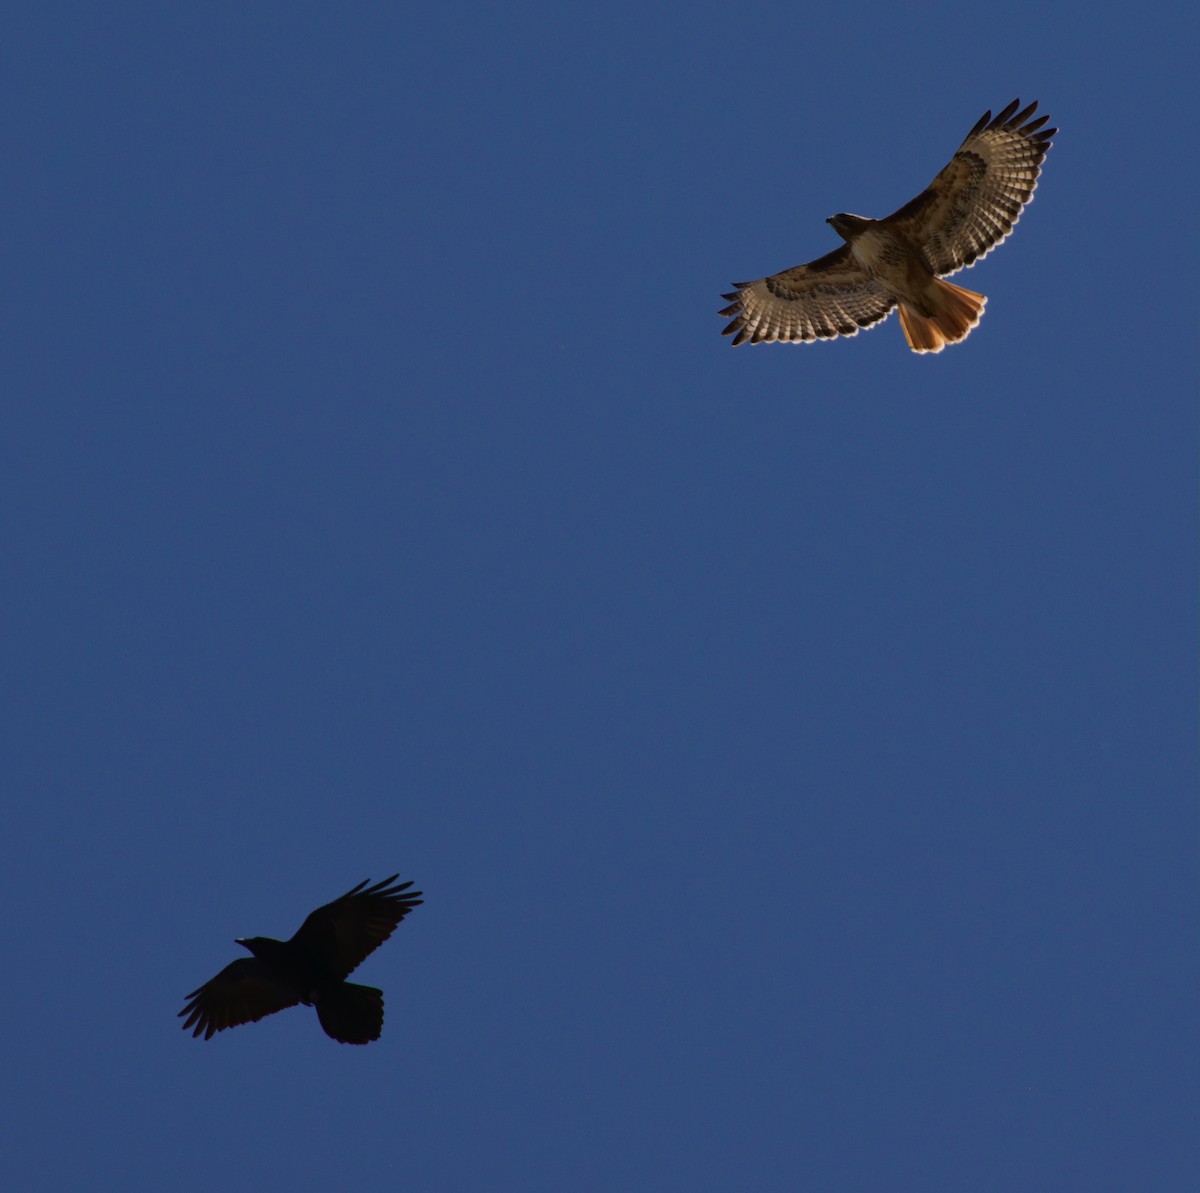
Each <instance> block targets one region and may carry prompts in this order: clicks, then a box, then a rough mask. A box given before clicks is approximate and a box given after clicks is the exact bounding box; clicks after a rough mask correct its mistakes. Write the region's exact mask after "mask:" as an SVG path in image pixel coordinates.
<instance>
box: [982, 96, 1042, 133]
mask: <svg viewBox="0 0 1200 1193" xmlns="http://www.w3.org/2000/svg"><path fill="white" fill-rule="evenodd" d="M1020 104H1021V101H1020V100H1019V99H1014V100H1013V101H1012V103H1011V104H1009V105H1008V107H1007V108H1005V109H1004V111H1002V112H1001V113H1000V114H999V115H998V116H997V117H996V119H995V120H993V121H992V125H993V126H994V127H997V128H998V127H999V126H1000V125H1002V124H1005V123H1007V121H1008V118H1009V117H1010V116H1011V115H1012V114H1013V113H1014V112H1015V111H1016V110H1017V108H1018V107H1019V106H1020ZM1034 107H1037V101H1036V100H1034Z"/></svg>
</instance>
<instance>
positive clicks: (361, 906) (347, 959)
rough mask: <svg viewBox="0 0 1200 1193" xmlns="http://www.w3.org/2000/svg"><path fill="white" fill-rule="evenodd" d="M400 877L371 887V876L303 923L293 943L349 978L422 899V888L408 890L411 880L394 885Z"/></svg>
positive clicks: (396, 875)
mask: <svg viewBox="0 0 1200 1193" xmlns="http://www.w3.org/2000/svg"><path fill="white" fill-rule="evenodd" d="M399 877H400V876H399V875H398V874H393V875H392V876H391V878H385V879H384V880H383V881H382V882H377V883H376V884H375V885H374V886H371V887H368V886H367V883H368V882H370V881H371V880H370V879H369V878H368V879H367V880H366V882H360V883H359V884H358V886H356V887H354V888H353V889H352V890H349V891H347V892H346V893H345V894H344V895H343V896H342V897H341V898H340V899H335V900H334V901H333V902H332V903H326V904H325V906H324V907H318V908H317V910H316V911H314V912H313V913H312V914H311V915H310V916H309V917H308V919H306V920H305V921H304V923H303V924H301V925H300V931H299V932H297V933H296V935H295V936H293V937H292V940H291V943H292V944H294V945H298V946H299V947H300V948H301V949H303V950H304V951H305V952H306V953H308V954H309V955H310V956H314V957H319V958H320V960H321V962H322V964H323V965H324V966H327V967H328V969H329V971H330V972H332V973H335V974H336V975H337V976H338V977H339V978H345V977H347V976H348V975H349V974H350V973H351V972H352V971H353V970H354V969H356V968H357V967H358V965H359V964H360V963H361V962H362V961H363V959H364V958H365V957H367V956H368V955H369V954H370V953H373V952H374V951H375V950H376V949H377V948H378V947H379V946H380V945H381V944H383V942H384V941H385V940H387V938H388V937H389V936H391V934H392V932H393V931H394V930H395V928H396V925H397V924H398V923H399V922H400V921H401V920H402V919H404V917H405V916H406V915H408V913H409V912H410V911H412V909H413V908H414V907H416V906H417V905H418V904H420V903H421V902H422V899H421V892H420V891H409V890H408V888H409V887H410V886H412V883H411V882H402V883H400V884H399V885H398V886H392V883H394V882H395V881H396V879H397V878H399ZM364 887H366V889H365V890H364V889H363V888H364ZM405 892H407V893H405Z"/></svg>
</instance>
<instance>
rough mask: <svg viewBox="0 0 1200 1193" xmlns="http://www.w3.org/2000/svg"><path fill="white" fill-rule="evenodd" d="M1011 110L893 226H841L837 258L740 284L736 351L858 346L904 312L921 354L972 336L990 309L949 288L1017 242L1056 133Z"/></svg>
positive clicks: (843, 222) (977, 132)
mask: <svg viewBox="0 0 1200 1193" xmlns="http://www.w3.org/2000/svg"><path fill="white" fill-rule="evenodd" d="M1019 106H1020V100H1013V102H1012V103H1011V104H1009V105H1008V107H1007V108H1005V109H1004V111H1002V112H1001V113H1000V114H999V115H998V116H997V117H996V118H995V119H994V120H993V119H992V114H991V112H990V111H989V112H985V113H984V115H983V118H982V119H981V120H980V121H979V122H978V123H977V124H976V125H975V127H974V128H973V129H972V130H971V131H970V132H969V133H968V134H967V138H966V140H965V141H964V142H963V143H962V145H961V146H960V147H959V150H958V152H957V153H956V154H955V155H954V157H953V158H952V159H951V160H950V163H949V164H948V165H947V166H946V167H945V169H943V170H942V171H941V172H940V173H939V174H938V176H937V177H936V178H935V179H934V180H933V182H931V183H930V184H929V187H928V188H927V189H926V190H924V191H922V192H921V194H919V195H918V196H917V197H916V198H915V199H913V200H911V201H910V202H908V203H906V204H905V205H904V206H903V207H901V208H900V209H899V210H898V211H895V212H893V213H892V214H891V215H889V216H887V217H886V218H885V219H881V220H872V219H866V218H864V217H863V216H859V215H847V214H844V213H843V214H841V215H835V216H833V217H831V218H830V220H829V221H828V222H829V223H830V224H831V225H832V226H833V229H834V231H836V232H837V234H838V235H839V236H841V237H842V239H843V240H845V241H846V243H845V244H844V245H843V246H842V247H841V248H839V249H835V250H834V251H833V252H832V253H827V254H826V255H825V256H824V257H819V258H818V259H817V260H816V261H810V262H809V263H808V264H807V265H797V266H796V267H795V268H794V269H787V270H784V272H783V273H777V274H774V275H772V276H771V277H767V278H761V279H759V280H758V281H756V282H736V283H735V285H736V286H737V289H736V290H735V291H734V292H733V293H732V294H727V295H725V297H726V298H727V299H730V300H731V305H729V306H728V307H725V308H724V310H722V311H721V314H722V315H728V316H732V321H731V322H730V324H729V326H728V327H726V328H725V334H726V335H733V342H734V343H735V344H740V343H742V342H743V341H745V340H749V341H750V342H751V343H758V342H760V341H762V340H815V339H828V338H830V337H833V336H839V335H845V336H852V335H857V333H858V331H859V329H860V328H863V327H870V326H872V325H873V324H875V323H878V322H880V320H882V319H885V318H886V317H887V316H888V314H889V313H890V312H891V310H892V308H893V307H895V306H897V305H898V306H899V308H900V325H901V327H902V328H903V330H904V335H905V338H906V339H907V340H908V345H909V347H910V348H912V350H913V351H914V352H940V351H941V350H942V349H943V348H944V347H945V346H946V345H947V344H954V343H957V342H958V341H959V340H963V339H965V338H966V337H967V335H968V334H969V333H970V331H971V328H973V327H974V326H975V325H976V324H977V323H978V322H979V320H980V317H981V316H982V314H983V307H984V303H986V302H987V299H986V298H984V296H983V295H982V294H976V293H975V292H974V291H972V290H964V289H963V288H962V287H961V286H955V285H952V284H951V283H950V282H944V281H941V280H940V279H941V278H942V277H944V276H946V275H949V274H952V273H957V272H958V270H960V269H963V268H965V267H966V266H968V265H971V264H973V263H974V262H975V261H977V260H979V259H980V258H982V257H984V256H986V255H987V253H988V252H989V251H990V250H991V249H993V248H995V246H996V245H998V244H999V243H1000V242H1001V241H1002V240H1004V239H1005V237H1006V236H1008V234H1009V233H1010V232H1011V231H1012V229H1013V225H1014V224H1016V222H1017V220H1018V219H1019V218H1020V215H1021V210H1022V208H1023V207H1024V206H1025V204H1026V203H1028V202H1029V201H1030V199H1031V198H1032V197H1033V192H1034V190H1035V189H1036V188H1037V178H1038V174H1039V173H1040V172H1041V163H1042V161H1043V159H1044V158H1045V156H1046V151H1047V150H1048V149H1049V148H1050V138H1051V137H1052V136H1053V135H1054V134H1055V133H1056V132H1057V131H1058V130H1057V129H1054V128H1042V125H1044V124H1045V123H1046V121H1047V120H1048V119H1049V117H1048V116H1040V117H1039V118H1038V119H1037V120H1032V121H1029V123H1028V124H1026V123H1025V122H1026V121H1027V120H1029V117H1030V116H1032V115H1033V113H1034V112H1035V111H1036V110H1037V101H1036V100H1035V101H1034V102H1033V103H1032V104H1030V105H1029V106H1028V107H1027V108H1024V109H1023V110H1021V111H1020V112H1018V111H1017V108H1018V107H1019Z"/></svg>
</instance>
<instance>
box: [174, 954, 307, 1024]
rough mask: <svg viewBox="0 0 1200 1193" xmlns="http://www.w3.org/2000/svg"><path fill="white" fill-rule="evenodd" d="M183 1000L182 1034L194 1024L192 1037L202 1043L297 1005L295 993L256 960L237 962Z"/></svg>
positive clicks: (241, 959) (244, 959)
mask: <svg viewBox="0 0 1200 1193" xmlns="http://www.w3.org/2000/svg"><path fill="white" fill-rule="evenodd" d="M187 997H188V1004H187V1006H186V1007H184V1008H183V1010H182V1011H180V1012H179V1015H180V1018H182V1017H183V1016H184V1015H186V1016H187V1019H186V1020H185V1021H184V1024H183V1030H184V1031H187V1029H188V1028H189V1027H191V1026H192V1024H195V1025H196V1030H195V1031H193V1032H192V1035H193V1037H195V1036H198V1035H200V1034H201V1033H203V1035H204V1038H205V1039H206V1040H208V1039H211V1038H212V1036H213V1034H214V1033H216V1032H219V1031H224V1030H225V1029H226V1028H227V1027H237V1026H238V1025H239V1024H242V1023H254V1022H255V1021H256V1020H258V1019H261V1018H262V1017H263V1016H264V1015H273V1014H275V1012H276V1011H282V1010H283V1009H284V1008H285V1007H294V1006H295V1005H296V1004H297V1003H298V1002H299V1001H300V996H299V994H297V992H296V990H295V989H294V988H293V987H292V986H290V985H287V984H286V983H284V982H281V981H280V980H279V978H278V977H277V976H276V975H275V974H273V973H272V972H271V970H270V969H269V968H268V967H267V966H266V965H264V964H263V963H262V962H261V961H260V960H259V959H258V958H257V957H242V958H239V959H238V960H237V961H234V962H233V963H232V964H231V965H227V966H225V968H224V969H223V970H221V972H220V973H219V974H217V976H216V977H215V978H213V979H212V980H211V981H208V982H205V983H204V985H203V986H201V987H200V989H199V990H193V991H192V992H191V994H189V995H188V996H187Z"/></svg>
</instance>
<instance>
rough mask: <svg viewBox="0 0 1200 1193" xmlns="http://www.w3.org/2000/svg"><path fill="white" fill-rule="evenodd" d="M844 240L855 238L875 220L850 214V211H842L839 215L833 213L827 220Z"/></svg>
mask: <svg viewBox="0 0 1200 1193" xmlns="http://www.w3.org/2000/svg"><path fill="white" fill-rule="evenodd" d="M825 222H826V223H827V224H828V225H829V226H830V227H831V228H832V229H833V230H834V231H835V232H836V233H837V234H838V235H839V236H840V237H841V238H842V239H843V240H847V241H849V240H853V239H854V238H855V237H856V236H857V235H858V234H859V233H860V232H861V231H862V230H863V229H864V228H865V227H867V225H868V224H873V223H875V221H874V220H869V219H867V218H866V217H865V216H861V215H850V214H849V213H848V212H845V211H840V212H838V214H837V215H831V216H830V217H829V218H828V219H827V220H826V221H825Z"/></svg>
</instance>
